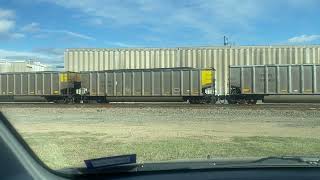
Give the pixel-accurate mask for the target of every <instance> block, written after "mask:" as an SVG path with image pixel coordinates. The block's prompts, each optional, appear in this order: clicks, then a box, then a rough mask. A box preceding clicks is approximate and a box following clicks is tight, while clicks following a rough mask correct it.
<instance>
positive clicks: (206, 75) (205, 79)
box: [201, 70, 214, 86]
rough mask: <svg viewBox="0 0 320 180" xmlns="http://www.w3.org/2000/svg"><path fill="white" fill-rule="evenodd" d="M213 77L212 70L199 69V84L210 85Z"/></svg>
mask: <svg viewBox="0 0 320 180" xmlns="http://www.w3.org/2000/svg"><path fill="white" fill-rule="evenodd" d="M213 78H214V73H213V71H212V70H202V71H201V86H211V85H212V83H213V82H212V81H213Z"/></svg>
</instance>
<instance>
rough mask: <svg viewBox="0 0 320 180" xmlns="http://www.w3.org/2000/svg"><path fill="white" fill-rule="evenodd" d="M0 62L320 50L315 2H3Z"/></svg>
mask: <svg viewBox="0 0 320 180" xmlns="http://www.w3.org/2000/svg"><path fill="white" fill-rule="evenodd" d="M0 2H1V3H0V58H6V57H7V58H12V59H13V58H35V59H39V60H40V61H42V62H44V63H49V64H63V51H64V48H75V47H181V46H210V45H222V43H223V36H224V35H226V36H228V37H229V40H230V42H231V43H232V44H235V45H280V44H281V45H282V44H320V20H319V17H320V11H319V7H320V1H318V0H161V1H160V0H91V1H90V0H70V1H66V0H0Z"/></svg>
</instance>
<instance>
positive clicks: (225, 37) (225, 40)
mask: <svg viewBox="0 0 320 180" xmlns="http://www.w3.org/2000/svg"><path fill="white" fill-rule="evenodd" d="M228 41H229V39H228V37H227V36H223V45H224V46H227V45H228V44H229V42H228Z"/></svg>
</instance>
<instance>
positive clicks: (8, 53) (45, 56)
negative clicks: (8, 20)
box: [0, 48, 63, 65]
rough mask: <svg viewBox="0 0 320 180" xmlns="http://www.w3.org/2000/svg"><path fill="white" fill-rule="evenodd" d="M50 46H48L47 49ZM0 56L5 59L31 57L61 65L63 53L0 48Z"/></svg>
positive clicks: (25, 58)
mask: <svg viewBox="0 0 320 180" xmlns="http://www.w3.org/2000/svg"><path fill="white" fill-rule="evenodd" d="M49 49H50V48H48V51H49ZM0 58H5V59H23V60H27V59H33V60H37V61H40V62H42V63H46V64H51V65H62V64H63V54H54V53H49V52H46V51H44V50H43V51H37V50H35V51H32V52H30V51H14V50H6V49H0Z"/></svg>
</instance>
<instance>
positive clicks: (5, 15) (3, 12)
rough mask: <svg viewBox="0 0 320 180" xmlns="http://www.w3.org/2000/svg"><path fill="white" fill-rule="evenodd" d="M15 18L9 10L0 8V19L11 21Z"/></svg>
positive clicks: (13, 13)
mask: <svg viewBox="0 0 320 180" xmlns="http://www.w3.org/2000/svg"><path fill="white" fill-rule="evenodd" d="M14 17H15V12H14V11H12V10H9V9H1V8H0V19H11V18H14Z"/></svg>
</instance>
